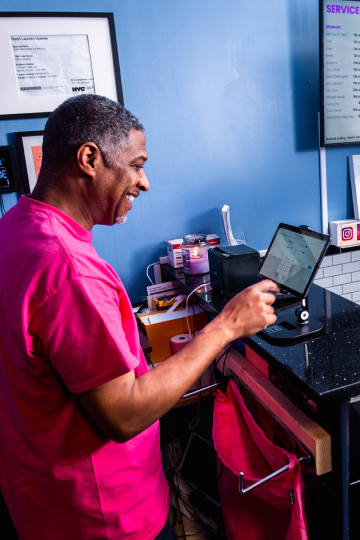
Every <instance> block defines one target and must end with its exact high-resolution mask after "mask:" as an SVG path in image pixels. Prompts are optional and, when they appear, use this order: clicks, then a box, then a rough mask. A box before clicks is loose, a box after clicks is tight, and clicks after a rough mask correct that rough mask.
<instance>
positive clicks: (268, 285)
mask: <svg viewBox="0 0 360 540" xmlns="http://www.w3.org/2000/svg"><path fill="white" fill-rule="evenodd" d="M256 287H257V288H258V289H259V290H260V291H264V292H265V291H274V292H280V289H279V287H278V286H277V285H276V283H274V282H273V281H271V279H264V281H260V282H259V283H257V284H256Z"/></svg>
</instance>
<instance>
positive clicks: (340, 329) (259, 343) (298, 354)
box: [162, 265, 360, 540]
mask: <svg viewBox="0 0 360 540" xmlns="http://www.w3.org/2000/svg"><path fill="white" fill-rule="evenodd" d="M162 275H163V278H164V281H174V280H179V281H181V282H182V284H183V285H184V287H185V288H186V290H188V291H189V293H190V292H191V291H193V290H194V289H196V288H197V287H199V286H200V285H202V284H205V283H208V282H209V279H210V276H209V274H205V275H202V276H187V275H185V274H184V272H183V271H182V269H177V270H176V269H174V268H172V267H171V266H170V265H162ZM203 290H204V289H203ZM193 294H194V300H195V301H196V303H198V304H199V305H201V306H202V307H203V308H204V309H205V310H206V311H207V312H208V313H209V314H210V315H211V316H216V315H218V314H219V313H220V311H221V310H222V309H223V308H224V306H225V305H226V301H225V300H224V299H223V298H222V297H221V296H219V295H217V294H216V293H213V292H212V291H209V290H208V291H206V292H196V291H195V292H194V293H193ZM308 298H309V313H310V317H314V318H316V319H318V320H319V321H321V322H322V323H323V324H324V329H323V330H322V332H321V334H319V335H318V336H316V337H315V338H313V339H309V340H307V341H306V342H295V343H289V344H288V345H287V346H278V345H274V344H271V342H269V341H268V339H267V340H265V339H264V337H263V335H262V334H261V333H259V334H255V335H252V336H250V337H248V338H246V339H244V340H239V341H238V342H237V343H236V345H237V347H238V348H239V349H240V350H242V351H243V352H245V348H246V347H248V348H250V349H251V350H252V351H254V352H255V353H256V354H257V355H258V356H259V357H260V358H261V359H262V360H264V361H265V362H266V363H267V364H268V366H269V375H270V379H271V380H272V381H273V382H274V384H276V385H277V384H278V379H277V377H279V376H280V379H281V378H283V380H284V381H285V388H284V389H283V390H285V392H284V393H286V395H288V396H289V397H290V399H291V400H292V401H293V402H294V403H296V404H297V405H298V406H299V407H301V408H302V409H303V410H306V407H305V408H304V407H303V406H302V405H304V401H307V404H309V403H310V404H311V402H312V403H313V407H312V409H311V408H308V410H307V411H306V412H307V414H308V415H309V416H310V417H311V418H312V419H313V420H314V421H315V422H317V423H318V424H319V425H320V426H321V427H322V428H323V429H325V431H327V432H328V433H329V434H330V435H331V452H332V462H333V470H332V472H331V473H327V474H325V475H323V476H320V477H318V479H321V480H319V481H318V483H317V484H316V482H315V484H314V485H315V488H314V489H313V488H311V491H312V492H313V491H314V490H315V493H320V494H321V493H322V494H321V495H316V496H315V497H318V499H317V500H321V498H322V497H324V501H325V502H324V503H321V504H320V506H321V508H322V509H324V508H326V507H327V511H326V512H325V513H323V514H322V516H323V517H321V518H318V516H317V515H315V516H313V518H312V519H311V521H312V527H311V528H312V533H311V535H310V540H313V539H314V540H315V539H317V538H319V537H328V536H322V535H323V533H324V532H325V530H326V529H327V530H328V534H330V535H331V534H333V533H335V536H332V537H333V538H339V539H340V538H342V539H343V540H349V539H355V538H358V537H359V536H360V513H359V511H358V507H359V502H360V306H358V305H357V304H355V303H353V302H351V301H349V300H347V299H345V298H342V297H341V296H338V295H336V294H334V293H332V292H330V291H327V290H326V289H323V288H321V287H319V286H318V285H315V284H313V285H312V286H311V288H310V291H309V295H308ZM299 305H300V302H298V301H296V300H294V299H290V300H286V301H283V300H282V301H279V300H277V301H276V303H275V304H274V307H275V311H276V312H277V313H279V312H281V311H286V310H290V312H291V311H292V312H294V311H295V309H296V307H297V306H299ZM245 346H246V347H245ZM245 355H246V354H245ZM287 385H288V387H286V386H287ZM280 386H281V385H280ZM292 387H293V388H294V389H295V392H292ZM296 393H297V395H296ZM298 398H300V399H299V401H298V402H297V401H296V400H297V399H298ZM302 400H303V402H301V401H302ZM330 493H331V497H330ZM326 497H328V499H326ZM318 507H319V506H318ZM318 507H317V508H318ZM309 512H311V510H309ZM307 515H308V509H307ZM314 523H318V524H319V525H318V528H316V526H315V528H314Z"/></svg>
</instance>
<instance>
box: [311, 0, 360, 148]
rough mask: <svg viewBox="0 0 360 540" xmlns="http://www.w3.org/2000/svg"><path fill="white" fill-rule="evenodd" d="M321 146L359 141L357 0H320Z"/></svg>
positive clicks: (359, 14)
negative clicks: (333, 0)
mask: <svg viewBox="0 0 360 540" xmlns="http://www.w3.org/2000/svg"><path fill="white" fill-rule="evenodd" d="M320 11H321V13H320V15H321V16H320V20H321V25H322V28H321V34H322V49H323V50H322V90H323V92H322V105H323V108H322V133H321V135H322V137H321V139H322V140H321V143H322V145H324V146H332V145H339V144H346V145H349V144H360V2H359V1H354V0H353V1H348V0H338V1H337V2H336V3H331V2H329V1H326V0H322V4H321V7H320Z"/></svg>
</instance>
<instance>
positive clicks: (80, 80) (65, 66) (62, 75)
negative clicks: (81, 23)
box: [10, 34, 95, 97]
mask: <svg viewBox="0 0 360 540" xmlns="http://www.w3.org/2000/svg"><path fill="white" fill-rule="evenodd" d="M10 38H11V45H12V50H13V57H14V63H15V71H16V78H17V82H18V90H19V94H20V97H31V96H34V97H35V96H36V97H39V96H50V95H59V94H66V95H77V94H94V93H95V86H94V76H93V70H92V65H91V56H90V48H89V40H88V36H87V35H86V34H82V35H49V36H24V35H22V36H16V35H12V36H10Z"/></svg>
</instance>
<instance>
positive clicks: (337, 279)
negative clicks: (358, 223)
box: [314, 250, 360, 304]
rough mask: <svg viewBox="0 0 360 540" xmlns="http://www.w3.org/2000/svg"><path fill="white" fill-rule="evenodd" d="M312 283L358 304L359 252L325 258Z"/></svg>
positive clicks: (359, 293) (359, 286)
mask: <svg viewBox="0 0 360 540" xmlns="http://www.w3.org/2000/svg"><path fill="white" fill-rule="evenodd" d="M314 283H316V285H320V287H324V288H325V289H328V290H329V291H331V292H333V293H335V294H339V295H341V296H343V297H344V298H347V300H352V301H353V302H356V303H357V304H360V250H359V251H351V252H348V253H339V254H338V255H328V256H327V257H325V258H324V260H323V263H322V265H321V267H320V268H319V271H318V273H317V274H316V279H315V280H314Z"/></svg>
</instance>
